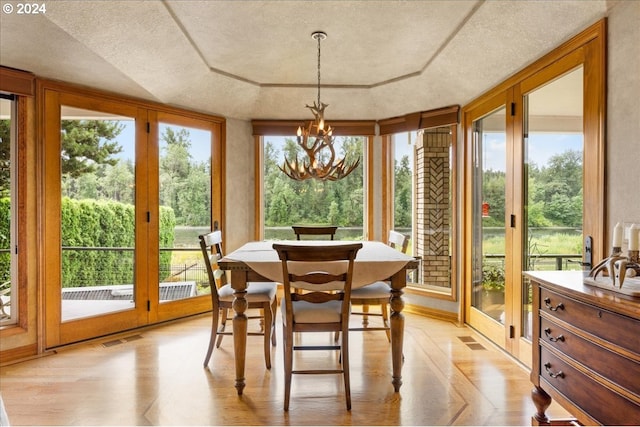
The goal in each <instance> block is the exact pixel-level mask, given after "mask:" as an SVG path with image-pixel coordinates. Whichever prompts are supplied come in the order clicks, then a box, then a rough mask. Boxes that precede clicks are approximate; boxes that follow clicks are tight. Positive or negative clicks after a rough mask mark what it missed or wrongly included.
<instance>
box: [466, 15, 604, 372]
mask: <svg viewBox="0 0 640 427" xmlns="http://www.w3.org/2000/svg"><path fill="white" fill-rule="evenodd" d="M606 24H607V21H606V19H602V20H600V21H598V22H596V23H595V24H593V25H591V26H590V27H588V28H587V29H585V30H584V31H583V32H581V33H580V34H578V35H576V36H575V37H573V38H572V39H570V40H568V41H567V42H566V43H564V44H562V45H561V46H559V47H558V48H556V49H554V50H553V51H552V52H550V53H548V54H547V55H545V56H543V57H542V58H540V59H539V60H537V61H535V62H534V63H533V64H531V65H530V66H528V67H526V68H525V69H523V70H521V71H520V72H518V73H516V74H515V75H513V76H512V77H510V78H508V79H507V80H505V81H504V82H502V83H501V84H499V85H497V86H496V87H494V88H493V89H491V90H489V91H488V92H486V93H485V94H483V95H482V96H480V97H479V98H477V99H475V100H474V101H472V102H471V103H469V104H468V105H466V106H465V107H463V109H462V114H463V126H464V130H463V131H464V134H463V135H464V144H463V152H464V155H463V159H464V183H465V185H464V195H463V201H464V205H463V210H462V214H463V221H462V226H463V230H462V231H463V233H462V245H463V248H464V250H463V253H464V256H463V259H462V271H461V283H462V284H463V286H464V288H465V290H464V292H462V295H463V298H462V301H461V304H462V305H461V310H463V312H464V320H465V322H467V323H470V322H472V316H473V314H472V310H471V307H470V302H471V288H472V269H471V266H472V259H471V248H472V244H473V239H472V238H473V228H472V218H473V211H472V203H471V202H472V195H473V187H472V186H471V184H472V177H471V166H472V164H473V163H472V160H473V159H472V158H471V156H472V150H471V144H472V141H473V139H472V127H471V125H472V123H473V120H474V119H476V118H479V117H481V116H480V115H479V111H480V110H479V109H481V108H482V106H483V105H485V104H486V103H488V102H490V100H491V99H492V98H494V97H496V96H498V97H499V96H503V97H504V99H505V102H514V103H515V107H516V108H515V115H514V117H513V123H512V124H511V125H510V124H509V122H507V139H508V138H509V129H510V130H511V135H513V140H512V143H513V144H514V145H513V146H514V148H513V149H512V151H511V154H510V156H511V159H512V160H511V162H512V165H515V160H516V159H522V155H523V153H522V120H523V116H522V114H523V113H522V95H523V94H525V93H527V92H528V91H529V90H530V89H531V87H533V85H535V86H538V85H539V84H542V83H543V82H544V81H545V80H546V81H549V80H551V79H553V78H555V77H557V76H558V75H562V74H563V73H565V72H567V71H568V68H567V67H572V66H573V67H575V66H579V65H580V64H582V65H583V66H584V107H583V108H584V110H583V111H584V116H583V120H584V126H583V134H584V147H585V149H584V162H583V165H584V178H583V188H584V190H583V191H584V193H583V197H584V201H583V209H584V212H589V213H590V214H589V215H584V219H583V235H585V236H587V235H590V236H592V237H593V241H594V247H593V249H592V250H593V260H598V259H602V258H603V257H604V254H605V253H606V250H607V248H606V246H607V244H606V242H607V240H606V237H607V236H606V232H605V227H606V224H607V217H606V216H607V214H606V210H605V207H606V204H605V201H606V193H605V164H606V159H605V153H606V140H605V123H606V35H607V31H606V30H607V28H606V27H607V25H606ZM509 91H510V92H509ZM508 93H510V94H511V95H501V94H508ZM507 105H508V104H507ZM507 143H508V140H507ZM512 176H513V179H518V181H517V182H519V183H522V178H523V177H522V170H521V168H518V167H516V168H515V169H513V170H512ZM508 187H509V185H508ZM511 187H513V186H511ZM508 203H511V209H512V212H511V213H514V214H515V215H516V228H515V229H514V230H513V231H512V232H511V233H508V234H510V235H511V237H512V238H513V236H514V235H513V233H514V232H515V233H520V234H519V235H520V236H521V235H522V227H523V225H522V224H521V219H522V217H523V215H522V208H523V204H524V200H523V194H522V188H521V187H518V188H512V189H511V190H509V193H508V194H507V206H508ZM507 206H505V208H507ZM505 214H506V212H505ZM506 238H509V236H506ZM516 240H521V239H516ZM516 246H517V247H514V244H513V241H511V246H510V248H511V249H512V250H513V251H515V250H518V251H519V252H517V253H518V254H521V253H522V247H521V244H518V245H516ZM583 251H584V248H583ZM583 256H584V253H583ZM518 258H520V257H518ZM521 269H522V260H521V259H519V260H518V261H517V262H516V264H513V265H511V266H508V267H507V271H506V272H505V274H506V277H507V280H510V281H512V283H520V281H521V278H520V273H521ZM507 288H508V287H507ZM521 297H522V290H521V289H518V290H515V292H514V291H511V293H510V294H509V295H505V302H506V301H507V298H511V301H513V302H515V300H516V299H517V298H519V301H520V304H521V300H522V298H521ZM514 313H515V310H514V312H512V313H511V314H506V313H505V316H508V315H510V316H511V321H512V322H513V324H514V325H517V327H516V328H515V331H514V332H515V333H514V334H513V335H514V336H513V338H509V334H508V332H509V331H505V340H504V341H505V344H504V345H503V344H501V343H500V342H497V341H499V340H500V338H499V337H497V336H494V335H492V334H489V338H490V339H492V341H494V342H496V343H497V344H498V345H501V346H503V347H504V348H505V349H506V350H507V351H510V352H511V353H512V354H515V355H518V354H520V355H522V354H523V350H524V351H526V349H527V348H530V344H528V340H525V339H523V338H522V337H521V336H520V335H521V330H520V329H521V328H520V326H521V322H522V320H523V319H522V316H521V314H514ZM510 340H511V341H510ZM521 347H522V350H519V349H520V348H521ZM516 357H518V356H516ZM523 359H525V360H524V361H525V362H526V357H521V360H523Z"/></svg>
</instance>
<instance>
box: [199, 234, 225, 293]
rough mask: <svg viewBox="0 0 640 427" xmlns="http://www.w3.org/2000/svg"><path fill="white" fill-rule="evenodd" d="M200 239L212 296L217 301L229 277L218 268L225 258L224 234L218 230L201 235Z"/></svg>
mask: <svg viewBox="0 0 640 427" xmlns="http://www.w3.org/2000/svg"><path fill="white" fill-rule="evenodd" d="M198 239H199V240H200V249H201V250H202V257H203V259H204V265H205V267H206V269H207V276H208V277H209V286H210V287H211V295H212V296H213V297H214V298H216V299H217V292H218V289H219V288H221V287H222V286H224V285H225V284H226V283H227V281H226V277H227V276H226V275H225V274H224V272H223V271H222V270H220V269H219V268H218V260H220V259H221V258H222V257H223V256H224V255H223V254H222V232H221V231H220V230H216V231H212V232H211V233H208V234H201V235H200V236H198Z"/></svg>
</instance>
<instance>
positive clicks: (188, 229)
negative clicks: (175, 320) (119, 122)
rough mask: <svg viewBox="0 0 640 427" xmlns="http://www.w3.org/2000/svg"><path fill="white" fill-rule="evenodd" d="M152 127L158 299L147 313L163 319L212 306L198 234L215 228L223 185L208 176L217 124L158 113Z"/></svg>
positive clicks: (216, 158) (214, 162)
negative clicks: (154, 138) (155, 147)
mask: <svg viewBox="0 0 640 427" xmlns="http://www.w3.org/2000/svg"><path fill="white" fill-rule="evenodd" d="M154 128H155V129H157V134H158V138H157V140H158V152H157V153H156V154H157V155H155V156H154V158H155V160H156V161H157V168H158V180H157V183H158V188H157V192H156V191H155V189H154V192H155V197H154V199H155V198H157V203H158V211H157V214H156V217H157V218H159V224H158V247H157V258H156V259H157V260H158V261H157V272H158V273H157V275H158V276H157V277H158V280H157V281H156V283H157V285H156V286H155V287H154V290H153V293H154V294H156V293H157V298H152V300H153V301H157V303H153V304H155V310H152V312H154V313H157V318H158V319H159V320H165V319H168V318H172V317H175V316H176V314H177V313H182V314H185V315H186V314H189V313H192V312H193V311H194V310H195V311H197V312H202V311H205V310H208V309H209V308H210V306H211V298H210V296H209V293H210V292H211V290H210V288H209V281H208V278H207V272H206V270H205V267H204V264H203V263H202V252H201V249H200V244H199V240H198V235H200V234H204V233H208V232H209V231H211V230H213V229H217V228H219V227H220V223H219V222H220V218H221V208H220V203H219V202H218V201H217V199H218V198H219V195H220V194H221V191H222V188H221V183H220V180H212V176H215V175H216V173H215V169H219V167H220V157H221V153H220V151H216V148H215V147H217V146H218V144H215V139H216V138H219V132H218V130H217V129H218V127H217V126H212V124H211V123H210V122H207V121H201V120H197V119H193V118H191V119H188V120H187V119H186V118H185V117H182V116H177V115H173V114H168V113H158V116H157V121H156V122H155V123H154ZM154 167H155V166H154ZM218 174H219V171H218ZM216 196H218V197H216ZM212 204H213V205H212ZM212 212H215V213H214V214H213V215H212ZM222 231H223V233H224V232H225V231H226V230H222ZM154 257H155V255H154ZM203 295H204V296H203Z"/></svg>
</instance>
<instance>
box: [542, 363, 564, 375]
mask: <svg viewBox="0 0 640 427" xmlns="http://www.w3.org/2000/svg"><path fill="white" fill-rule="evenodd" d="M544 370H545V371H547V374H549V376H550V377H551V378H564V372H562V371H558V372H553V371H552V370H551V363H549V362H547V363H545V364H544Z"/></svg>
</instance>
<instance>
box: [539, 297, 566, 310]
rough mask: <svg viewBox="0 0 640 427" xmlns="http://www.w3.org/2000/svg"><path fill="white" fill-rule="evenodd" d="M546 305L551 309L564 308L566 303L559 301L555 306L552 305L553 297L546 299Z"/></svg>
mask: <svg viewBox="0 0 640 427" xmlns="http://www.w3.org/2000/svg"><path fill="white" fill-rule="evenodd" d="M544 305H545V306H546V307H547V308H548V309H549V310H551V311H558V310H564V304H562V303H559V304H558V305H556V306H555V307H554V306H552V305H551V298H545V299H544Z"/></svg>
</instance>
